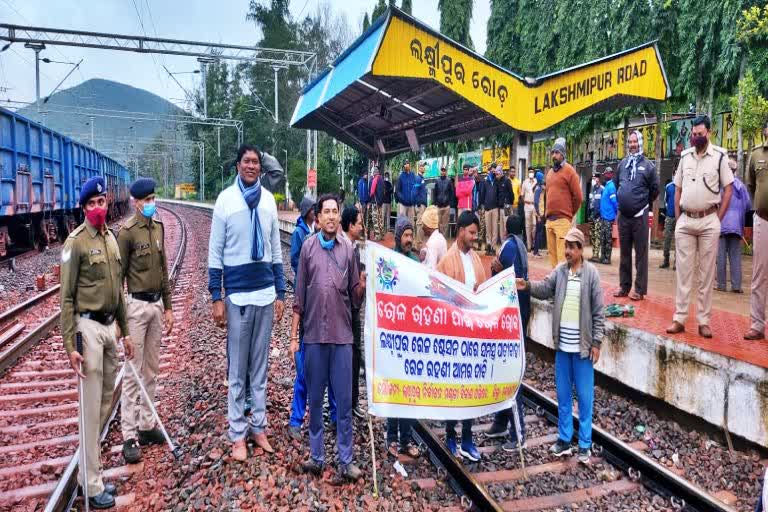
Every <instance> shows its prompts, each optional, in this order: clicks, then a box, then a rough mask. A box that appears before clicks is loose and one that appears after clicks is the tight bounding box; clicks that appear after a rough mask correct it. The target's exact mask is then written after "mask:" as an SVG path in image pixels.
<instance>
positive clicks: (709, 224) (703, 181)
mask: <svg viewBox="0 0 768 512" xmlns="http://www.w3.org/2000/svg"><path fill="white" fill-rule="evenodd" d="M709 130H710V121H709V117H707V116H706V115H702V116H698V117H696V118H695V119H694V120H693V122H692V130H691V142H692V144H693V147H692V148H688V149H686V150H685V151H683V152H682V154H681V155H680V162H679V164H678V166H677V171H676V172H675V179H674V183H675V214H676V215H675V217H676V218H677V223H676V225H675V263H676V264H677V263H679V265H677V271H676V272H677V274H676V275H677V291H676V296H675V315H674V317H673V320H672V324H671V325H670V326H669V327H667V332H668V333H669V334H676V333H680V332H683V331H684V330H685V320H686V318H687V317H688V306H689V305H690V303H691V298H692V297H691V296H692V294H693V293H694V289H693V284H694V279H693V272H694V270H696V271H697V272H698V279H697V281H698V289H697V290H695V292H696V295H697V297H696V306H697V312H696V320H697V321H698V324H699V335H700V336H701V337H703V338H711V337H712V329H711V328H710V327H709V319H710V314H711V312H712V288H713V285H714V282H715V258H716V256H717V245H718V242H719V239H720V221H721V220H722V218H723V216H724V215H725V212H726V211H727V210H728V203H729V202H730V200H731V194H732V193H733V190H732V185H731V184H732V183H733V172H732V171H731V168H730V167H728V155H727V154H726V152H725V150H724V149H723V148H721V147H717V146H714V145H713V144H712V143H710V141H709V136H710V131H709ZM721 192H722V194H721Z"/></svg>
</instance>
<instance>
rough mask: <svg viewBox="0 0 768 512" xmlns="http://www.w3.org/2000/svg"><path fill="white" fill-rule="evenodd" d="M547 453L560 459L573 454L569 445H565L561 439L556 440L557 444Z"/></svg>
mask: <svg viewBox="0 0 768 512" xmlns="http://www.w3.org/2000/svg"><path fill="white" fill-rule="evenodd" d="M549 451H550V452H552V453H553V454H555V457H562V456H563V455H572V454H573V448H572V447H571V443H566V442H565V441H563V440H562V439H558V440H557V442H556V443H555V444H553V445H552V447H551V448H550V449H549Z"/></svg>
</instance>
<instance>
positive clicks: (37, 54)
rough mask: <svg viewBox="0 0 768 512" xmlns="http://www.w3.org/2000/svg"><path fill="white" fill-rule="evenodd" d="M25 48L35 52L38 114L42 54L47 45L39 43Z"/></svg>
mask: <svg viewBox="0 0 768 512" xmlns="http://www.w3.org/2000/svg"><path fill="white" fill-rule="evenodd" d="M24 48H29V49H31V50H34V51H35V105H37V110H38V112H39V111H40V52H41V51H43V50H45V45H44V44H43V43H39V42H30V43H26V44H25V45H24Z"/></svg>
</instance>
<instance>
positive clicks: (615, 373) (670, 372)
mask: <svg viewBox="0 0 768 512" xmlns="http://www.w3.org/2000/svg"><path fill="white" fill-rule="evenodd" d="M297 217H298V212H287V211H286V212H280V223H281V229H284V230H291V229H292V226H293V225H294V224H295V222H296V219H297ZM382 243H383V244H384V245H387V246H389V247H393V246H394V239H393V235H392V233H391V232H389V233H388V234H387V236H386V237H385V239H384V240H383V242H382ZM448 243H449V245H450V244H451V243H452V240H449V241H448ZM590 251H591V249H590V248H587V249H586V250H585V257H589V256H590V255H591V252H590ZM650 253H651V254H650V261H649V268H650V269H651V272H650V275H649V286H648V287H649V291H650V293H649V295H647V296H646V297H645V300H643V301H639V302H634V301H631V300H629V299H628V298H623V299H617V298H614V297H613V293H614V292H615V291H616V290H617V289H618V265H619V254H618V251H614V254H613V257H612V264H611V265H598V266H597V267H598V271H599V272H600V275H601V280H602V285H603V290H604V291H605V297H604V300H605V304H606V305H607V304H613V303H620V304H632V305H633V306H634V308H635V316H634V317H630V318H607V319H606V338H605V340H604V342H603V349H602V353H601V357H600V361H599V363H598V364H597V365H596V367H595V369H596V370H597V371H598V372H599V373H601V374H603V375H605V376H607V377H610V378H612V379H615V380H616V381H618V382H621V383H622V384H624V385H626V386H628V387H629V388H631V389H633V390H635V391H638V392H640V393H643V394H646V395H649V396H652V397H654V398H657V399H659V400H663V401H664V402H666V403H668V404H670V405H672V406H674V407H676V408H678V409H680V410H682V411H684V412H686V413H689V414H691V415H693V416H695V417H697V418H700V419H702V420H705V421H706V422H708V423H710V424H711V425H713V426H715V427H716V428H722V429H725V430H727V431H728V432H729V433H730V434H732V435H737V436H739V437H742V438H744V439H746V440H748V441H751V442H753V443H757V444H759V445H762V446H765V445H768V413H766V411H768V388H766V386H765V382H768V342H766V341H760V342H755V341H746V340H744V339H743V338H742V336H743V334H744V333H745V332H746V331H747V330H748V329H749V288H750V284H751V277H752V258H751V257H749V256H745V257H744V259H743V262H742V267H743V273H744V278H743V282H744V285H743V287H744V290H745V293H744V294H735V293H732V292H717V291H716V292H714V293H715V298H714V302H713V311H712V325H711V327H712V331H713V334H714V337H713V338H712V339H705V338H702V337H700V336H698V333H697V330H696V323H695V311H694V309H693V307H694V306H693V305H692V309H691V312H690V315H689V320H688V325H687V331H686V332H685V333H681V334H676V335H669V334H667V333H666V332H665V329H666V327H667V326H668V325H669V324H670V323H671V321H672V314H673V312H674V301H675V299H674V293H675V286H676V283H675V272H674V271H672V270H671V269H669V270H663V269H659V268H658V266H659V264H660V263H661V251H659V250H653V249H652V250H651V251H650ZM482 259H483V262H484V263H485V265H486V266H487V269H488V270H489V272H490V265H491V261H492V259H493V258H492V257H489V256H485V255H483V257H482ZM549 271H550V265H549V260H548V258H547V257H546V256H545V257H543V258H535V257H529V277H530V278H531V279H534V280H535V279H543V278H544V277H545V276H546V275H547V274H548V273H549ZM551 314H552V304H551V303H549V302H547V301H539V300H535V299H534V300H532V311H531V321H530V324H529V333H528V337H527V340H528V341H529V342H531V343H535V344H538V345H541V346H543V347H547V348H549V349H554V344H553V341H552V332H551V325H552V322H551V321H552V318H551Z"/></svg>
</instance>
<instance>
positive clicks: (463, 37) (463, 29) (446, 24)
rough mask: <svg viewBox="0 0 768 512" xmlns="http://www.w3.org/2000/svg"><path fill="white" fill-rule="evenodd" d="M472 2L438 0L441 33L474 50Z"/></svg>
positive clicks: (466, 0) (468, 0) (464, 0)
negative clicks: (470, 26) (470, 31)
mask: <svg viewBox="0 0 768 512" xmlns="http://www.w3.org/2000/svg"><path fill="white" fill-rule="evenodd" d="M472 4H473V1H472V0H438V2H437V10H438V11H440V32H441V33H442V34H443V35H445V36H447V37H450V38H451V39H453V40H454V41H456V42H457V43H459V44H462V45H464V46H466V47H467V48H470V49H473V48H474V46H473V44H472V37H471V36H470V34H469V24H470V22H471V21H472Z"/></svg>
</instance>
